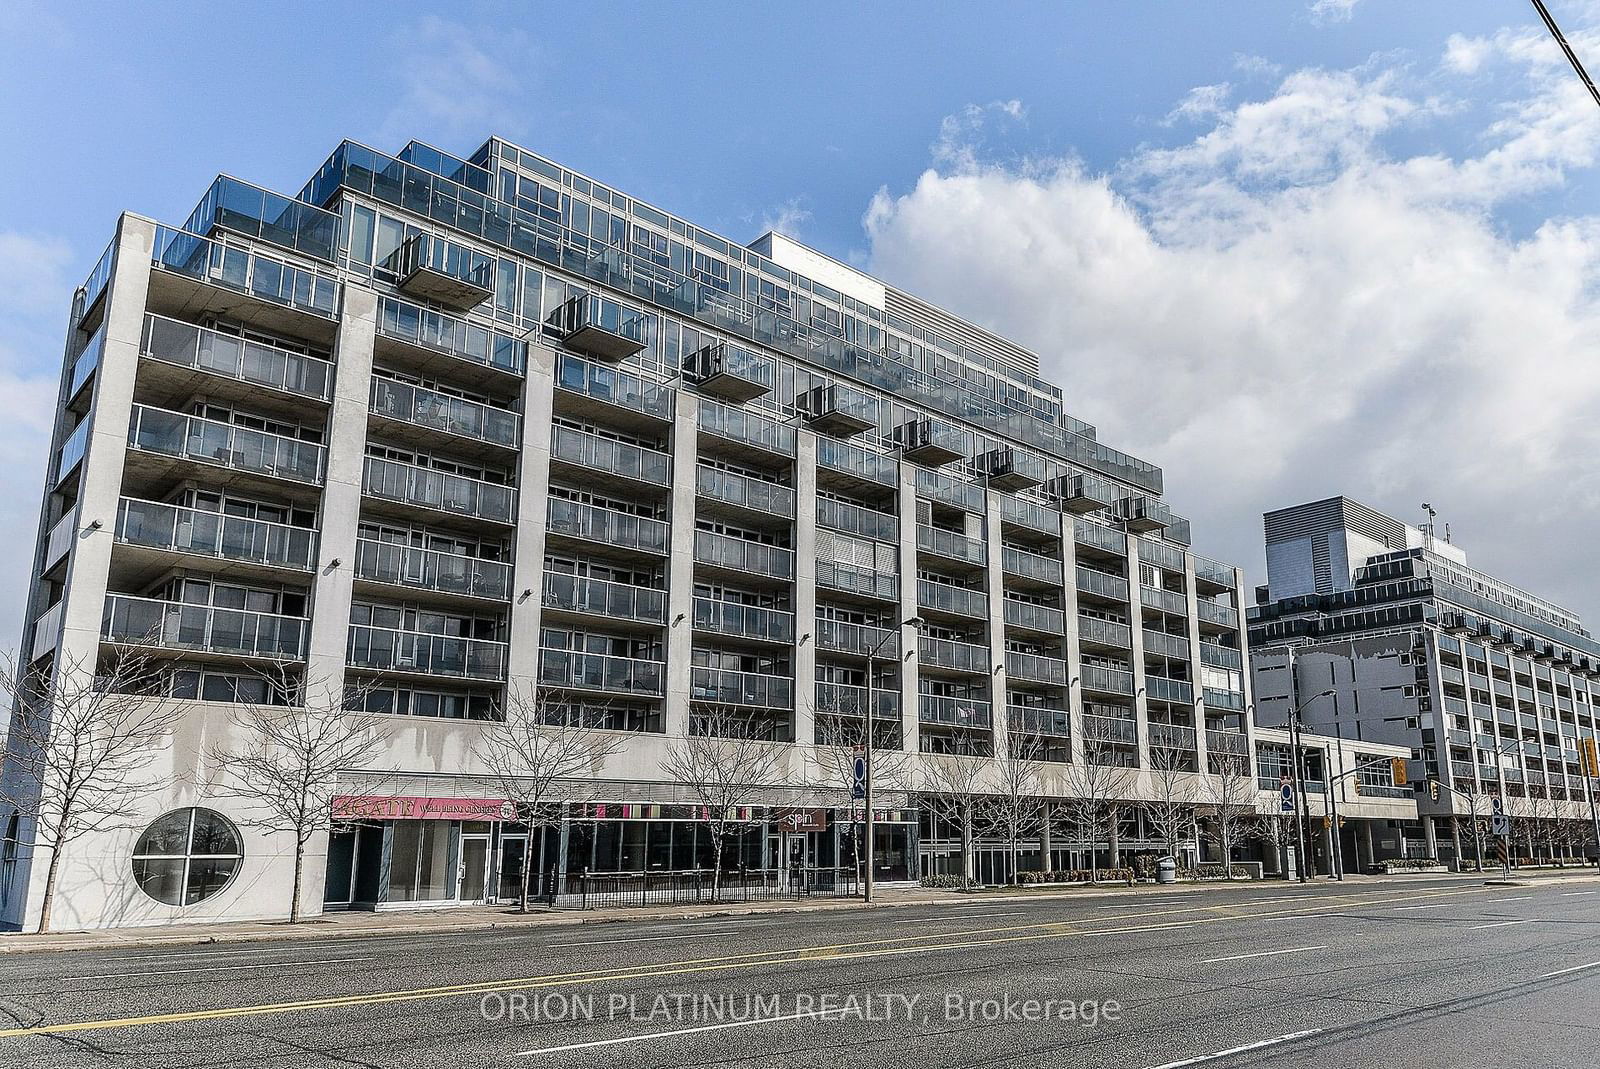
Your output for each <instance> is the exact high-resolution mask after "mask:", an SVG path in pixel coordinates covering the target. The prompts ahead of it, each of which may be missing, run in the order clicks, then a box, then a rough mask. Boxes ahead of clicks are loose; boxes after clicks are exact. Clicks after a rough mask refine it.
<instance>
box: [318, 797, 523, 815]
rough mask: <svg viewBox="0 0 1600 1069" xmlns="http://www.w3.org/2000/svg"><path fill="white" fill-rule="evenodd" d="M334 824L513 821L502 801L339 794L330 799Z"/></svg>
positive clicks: (512, 809) (508, 805)
mask: <svg viewBox="0 0 1600 1069" xmlns="http://www.w3.org/2000/svg"><path fill="white" fill-rule="evenodd" d="M333 817H334V819H335V820H513V819H515V817H516V810H515V807H513V806H512V804H511V803H510V802H508V801H506V800H505V799H503V798H421V797H417V796H414V795H411V796H393V795H387V796H380V795H358V794H341V795H338V796H337V797H335V798H334V799H333Z"/></svg>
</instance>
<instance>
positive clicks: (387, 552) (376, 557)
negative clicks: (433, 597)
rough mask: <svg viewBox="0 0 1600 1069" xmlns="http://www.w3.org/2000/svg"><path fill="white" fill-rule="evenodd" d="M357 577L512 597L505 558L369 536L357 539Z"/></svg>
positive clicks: (444, 591)
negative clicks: (465, 554) (444, 549)
mask: <svg viewBox="0 0 1600 1069" xmlns="http://www.w3.org/2000/svg"><path fill="white" fill-rule="evenodd" d="M355 576H356V578H357V579H366V580H368V581H370V582H374V583H388V584H391V585H394V586H405V587H413V588H415V589H417V590H434V591H438V592H439V593H441V594H464V595H468V596H470V597H478V598H494V599H495V600H497V601H505V600H507V599H508V598H510V596H511V566H510V565H508V564H506V563H504V562H502V561H497V560H484V559H483V558H482V557H467V556H462V555H460V554H457V553H441V552H439V551H437V550H432V549H422V548H421V547H418V546H407V545H401V544H399V543H397V542H380V541H377V540H376V539H370V538H360V539H357V540H356V556H355Z"/></svg>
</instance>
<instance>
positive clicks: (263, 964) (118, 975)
mask: <svg viewBox="0 0 1600 1069" xmlns="http://www.w3.org/2000/svg"><path fill="white" fill-rule="evenodd" d="M369 960H371V959H369V958H320V959H318V960H316V961H258V962H255V963H253V964H247V965H213V966H209V967H207V968H204V969H163V970H161V971H160V972H139V973H135V974H132V975H130V974H128V973H125V972H109V973H99V974H98V975H95V976H42V977H29V981H30V982H33V983H63V982H65V981H67V980H133V979H137V978H138V977H141V976H184V975H187V974H188V973H196V972H235V971H237V970H239V969H286V968H288V967H289V966H291V965H334V964H338V963H341V962H347V961H369Z"/></svg>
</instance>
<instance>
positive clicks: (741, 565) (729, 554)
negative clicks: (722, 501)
mask: <svg viewBox="0 0 1600 1069" xmlns="http://www.w3.org/2000/svg"><path fill="white" fill-rule="evenodd" d="M694 559H695V560H696V561H698V562H700V563H701V564H711V565H715V566H716V567H719V568H728V569H731V570H733V571H737V572H745V573H747V574H751V575H765V576H769V577H771V578H774V579H793V578H794V551H793V550H790V549H784V548H783V547H782V546H769V545H767V544H765V543H764V542H748V541H746V540H745V539H743V538H734V537H732V536H730V535H724V534H717V533H716V532H714V531H696V532H695V533H694Z"/></svg>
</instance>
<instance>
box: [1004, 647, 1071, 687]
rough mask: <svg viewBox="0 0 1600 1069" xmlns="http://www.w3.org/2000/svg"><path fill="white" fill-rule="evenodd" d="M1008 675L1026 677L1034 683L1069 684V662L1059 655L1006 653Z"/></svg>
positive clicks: (1019, 677)
mask: <svg viewBox="0 0 1600 1069" xmlns="http://www.w3.org/2000/svg"><path fill="white" fill-rule="evenodd" d="M1006 675H1007V677H1008V678H1011V679H1026V680H1029V681H1031V682H1034V683H1053V684H1055V685H1056V686H1058V687H1064V686H1066V685H1067V662H1066V661H1064V660H1062V659H1061V658H1059V657H1045V656H1042V655H1040V654H1037V653H1016V652H1011V651H1008V652H1007V653H1006Z"/></svg>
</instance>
